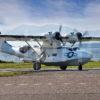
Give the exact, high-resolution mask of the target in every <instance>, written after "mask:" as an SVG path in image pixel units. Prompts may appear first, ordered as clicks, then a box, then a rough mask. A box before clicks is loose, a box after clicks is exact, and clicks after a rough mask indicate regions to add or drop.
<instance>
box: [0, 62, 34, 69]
mask: <svg viewBox="0 0 100 100" xmlns="http://www.w3.org/2000/svg"><path fill="white" fill-rule="evenodd" d="M0 68H32V63H11V62H10V63H0Z"/></svg>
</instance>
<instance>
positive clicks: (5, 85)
mask: <svg viewBox="0 0 100 100" xmlns="http://www.w3.org/2000/svg"><path fill="white" fill-rule="evenodd" d="M4 85H5V86H11V85H12V84H8V83H7V84H4Z"/></svg>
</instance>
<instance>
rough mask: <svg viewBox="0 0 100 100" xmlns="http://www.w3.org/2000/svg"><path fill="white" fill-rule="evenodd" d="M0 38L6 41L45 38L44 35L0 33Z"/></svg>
mask: <svg viewBox="0 0 100 100" xmlns="http://www.w3.org/2000/svg"><path fill="white" fill-rule="evenodd" d="M0 39H5V40H6V41H17V40H19V41H29V40H31V39H33V40H34V39H41V40H45V39H46V37H45V36H31V35H30V36H25V35H0Z"/></svg>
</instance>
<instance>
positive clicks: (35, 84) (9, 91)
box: [0, 69, 100, 100]
mask: <svg viewBox="0 0 100 100" xmlns="http://www.w3.org/2000/svg"><path fill="white" fill-rule="evenodd" d="M0 100H100V70H99V69H97V70H96V69H93V70H84V71H77V70H67V71H60V70H42V71H40V72H35V71H34V72H33V73H31V74H28V75H21V76H13V77H0Z"/></svg>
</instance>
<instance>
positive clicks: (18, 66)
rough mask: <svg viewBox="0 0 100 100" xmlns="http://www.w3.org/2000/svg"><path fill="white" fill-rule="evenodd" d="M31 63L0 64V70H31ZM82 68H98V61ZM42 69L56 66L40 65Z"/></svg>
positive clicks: (99, 65)
mask: <svg viewBox="0 0 100 100" xmlns="http://www.w3.org/2000/svg"><path fill="white" fill-rule="evenodd" d="M32 67H33V64H32V63H0V68H3V69H5V68H15V69H16V68H32ZM75 67H77V66H68V68H75ZM83 67H84V68H100V61H97V62H94V61H91V62H88V63H87V64H85V65H83ZM42 68H57V67H56V66H49V67H47V66H45V65H42Z"/></svg>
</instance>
